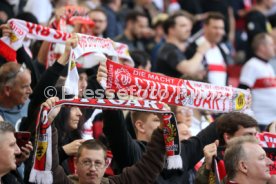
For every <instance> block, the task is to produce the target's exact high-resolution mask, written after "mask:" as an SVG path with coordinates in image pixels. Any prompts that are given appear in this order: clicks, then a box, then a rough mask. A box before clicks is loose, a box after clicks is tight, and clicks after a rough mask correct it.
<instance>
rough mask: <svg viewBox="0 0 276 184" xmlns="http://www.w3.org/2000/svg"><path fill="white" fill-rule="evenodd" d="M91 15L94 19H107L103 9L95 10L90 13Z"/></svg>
mask: <svg viewBox="0 0 276 184" xmlns="http://www.w3.org/2000/svg"><path fill="white" fill-rule="evenodd" d="M90 17H91V18H92V19H97V20H98V19H104V20H106V15H105V14H104V13H103V12H101V11H94V12H91V13H90Z"/></svg>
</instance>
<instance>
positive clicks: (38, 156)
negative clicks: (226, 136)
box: [29, 99, 182, 184]
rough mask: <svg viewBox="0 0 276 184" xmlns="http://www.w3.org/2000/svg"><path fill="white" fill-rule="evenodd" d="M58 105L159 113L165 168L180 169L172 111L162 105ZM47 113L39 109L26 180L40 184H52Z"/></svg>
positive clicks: (83, 101) (106, 101)
mask: <svg viewBox="0 0 276 184" xmlns="http://www.w3.org/2000/svg"><path fill="white" fill-rule="evenodd" d="M60 105H65V106H77V107H79V108H100V109H121V110H134V111H145V112H152V113H159V114H162V117H163V123H164V128H163V138H164V142H165V146H166V155H167V164H168V165H167V168H168V169H178V168H182V160H181V157H180V142H179V137H178V130H177V124H176V120H175V116H174V114H173V113H172V112H170V111H168V110H166V109H165V105H164V104H163V103H160V102H156V101H149V100H111V99H73V100H60V101H59V102H57V103H56V106H60ZM56 106H55V107H56ZM53 108H54V107H53ZM53 108H52V109H53ZM50 111H51V109H47V108H42V109H41V111H40V113H39V116H38V118H37V135H36V139H37V140H36V151H35V158H34V165H33V168H32V171H31V174H30V178H29V181H30V182H34V183H39V184H50V183H53V177H52V173H51V169H52V135H51V134H52V132H51V122H49V121H48V118H47V116H48V114H49V113H50Z"/></svg>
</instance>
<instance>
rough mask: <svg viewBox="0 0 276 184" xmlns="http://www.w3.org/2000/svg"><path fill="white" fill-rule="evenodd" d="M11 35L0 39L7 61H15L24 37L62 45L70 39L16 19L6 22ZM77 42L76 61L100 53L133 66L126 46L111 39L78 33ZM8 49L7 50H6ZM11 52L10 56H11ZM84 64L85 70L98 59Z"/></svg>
mask: <svg viewBox="0 0 276 184" xmlns="http://www.w3.org/2000/svg"><path fill="white" fill-rule="evenodd" d="M8 24H9V26H10V28H11V29H12V33H11V34H10V36H9V37H2V38H1V41H0V48H1V47H5V48H3V49H4V50H7V49H9V51H10V52H9V53H6V52H4V50H3V49H2V50H0V52H1V53H0V54H1V55H5V54H8V56H7V57H8V58H9V61H10V60H13V61H14V60H15V59H16V53H15V51H16V50H18V49H19V48H20V47H21V46H22V44H23V40H24V38H25V37H27V38H29V39H35V40H43V41H48V42H52V43H62V44H65V42H66V40H67V39H68V38H70V37H71V33H67V32H63V31H60V30H56V29H53V28H49V27H45V26H42V25H39V24H34V23H31V22H26V21H23V20H18V19H10V20H9V21H8ZM78 37H79V42H78V45H77V47H76V48H74V49H73V53H74V55H75V57H76V59H77V61H78V60H81V59H83V57H86V56H89V55H91V54H92V56H93V54H94V53H102V54H105V55H107V56H110V57H112V58H113V60H114V61H117V60H118V59H117V58H123V59H127V60H128V61H129V62H130V63H132V65H133V61H132V59H131V58H130V56H129V53H128V47H127V45H123V44H121V43H117V42H114V41H112V40H111V39H106V38H100V37H96V36H90V35H85V34H80V33H78ZM6 47H8V48H6ZM11 52H12V54H11ZM91 59H92V60H91ZM86 62H89V63H88V64H87V66H86V67H87V68H90V67H93V66H96V65H98V64H99V59H93V57H92V58H90V59H89V60H88V59H87V61H86ZM81 64H83V63H81Z"/></svg>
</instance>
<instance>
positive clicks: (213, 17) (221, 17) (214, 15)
mask: <svg viewBox="0 0 276 184" xmlns="http://www.w3.org/2000/svg"><path fill="white" fill-rule="evenodd" d="M210 20H222V21H224V20H225V17H224V15H223V14H221V13H219V12H209V13H208V15H207V17H206V19H205V20H204V24H205V25H207V24H209V23H210Z"/></svg>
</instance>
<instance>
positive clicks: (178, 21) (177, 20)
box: [175, 16, 192, 24]
mask: <svg viewBox="0 0 276 184" xmlns="http://www.w3.org/2000/svg"><path fill="white" fill-rule="evenodd" d="M175 22H176V23H184V22H185V23H191V24H192V21H191V20H190V19H188V18H187V17H185V16H177V17H176V18H175Z"/></svg>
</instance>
